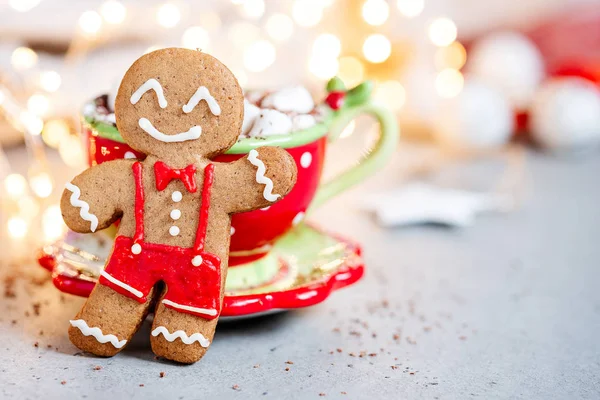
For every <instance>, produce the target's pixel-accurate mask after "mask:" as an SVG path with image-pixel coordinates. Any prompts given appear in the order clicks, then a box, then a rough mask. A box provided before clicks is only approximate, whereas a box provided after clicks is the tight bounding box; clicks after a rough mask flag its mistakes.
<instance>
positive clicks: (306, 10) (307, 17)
mask: <svg viewBox="0 0 600 400" xmlns="http://www.w3.org/2000/svg"><path fill="white" fill-rule="evenodd" d="M292 18H294V21H296V23H297V24H298V25H300V26H304V27H310V26H315V25H317V24H318V23H319V22H320V21H321V18H323V5H322V4H321V3H320V1H319V0H295V1H294V5H293V6H292Z"/></svg>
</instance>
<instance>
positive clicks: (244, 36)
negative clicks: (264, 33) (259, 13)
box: [228, 21, 260, 46]
mask: <svg viewBox="0 0 600 400" xmlns="http://www.w3.org/2000/svg"><path fill="white" fill-rule="evenodd" d="M228 37H229V40H230V41H231V42H233V43H234V44H236V45H239V46H245V45H248V44H251V43H253V42H255V41H257V40H258V38H259V37H260V29H259V28H258V27H257V26H256V25H253V24H251V23H249V22H244V21H240V22H234V23H233V24H231V27H230V28H229V30H228Z"/></svg>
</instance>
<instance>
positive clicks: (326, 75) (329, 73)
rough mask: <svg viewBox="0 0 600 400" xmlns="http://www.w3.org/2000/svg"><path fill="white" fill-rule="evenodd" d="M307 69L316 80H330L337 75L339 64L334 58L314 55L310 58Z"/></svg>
mask: <svg viewBox="0 0 600 400" xmlns="http://www.w3.org/2000/svg"><path fill="white" fill-rule="evenodd" d="M308 69H309V71H310V72H311V73H312V74H313V75H314V76H316V77H317V78H320V79H330V78H332V77H334V76H335V75H336V74H337V72H338V69H339V62H338V60H337V59H336V58H332V57H319V56H316V55H315V56H313V57H311V58H310V60H309V62H308Z"/></svg>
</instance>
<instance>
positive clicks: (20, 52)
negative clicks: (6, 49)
mask: <svg viewBox="0 0 600 400" xmlns="http://www.w3.org/2000/svg"><path fill="white" fill-rule="evenodd" d="M37 61H38V55H37V53H36V52H35V51H33V50H31V49H30V48H29V47H17V48H16V49H15V50H14V51H13V52H12V54H11V57H10V63H11V64H12V66H13V68H14V69H16V70H24V69H29V68H31V67H33V66H34V65H35V64H37Z"/></svg>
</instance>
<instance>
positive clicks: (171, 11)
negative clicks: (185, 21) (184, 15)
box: [156, 3, 181, 28]
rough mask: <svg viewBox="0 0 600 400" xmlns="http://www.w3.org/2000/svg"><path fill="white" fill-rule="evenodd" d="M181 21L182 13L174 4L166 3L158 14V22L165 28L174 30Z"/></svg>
mask: <svg viewBox="0 0 600 400" xmlns="http://www.w3.org/2000/svg"><path fill="white" fill-rule="evenodd" d="M179 20H181V11H179V7H177V6H176V5H175V4H173V3H165V4H163V5H162V6H160V8H159V9H158V11H157V12H156V21H157V22H158V24H159V25H160V26H162V27H165V28H174V27H175V26H177V24H178V23H179Z"/></svg>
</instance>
